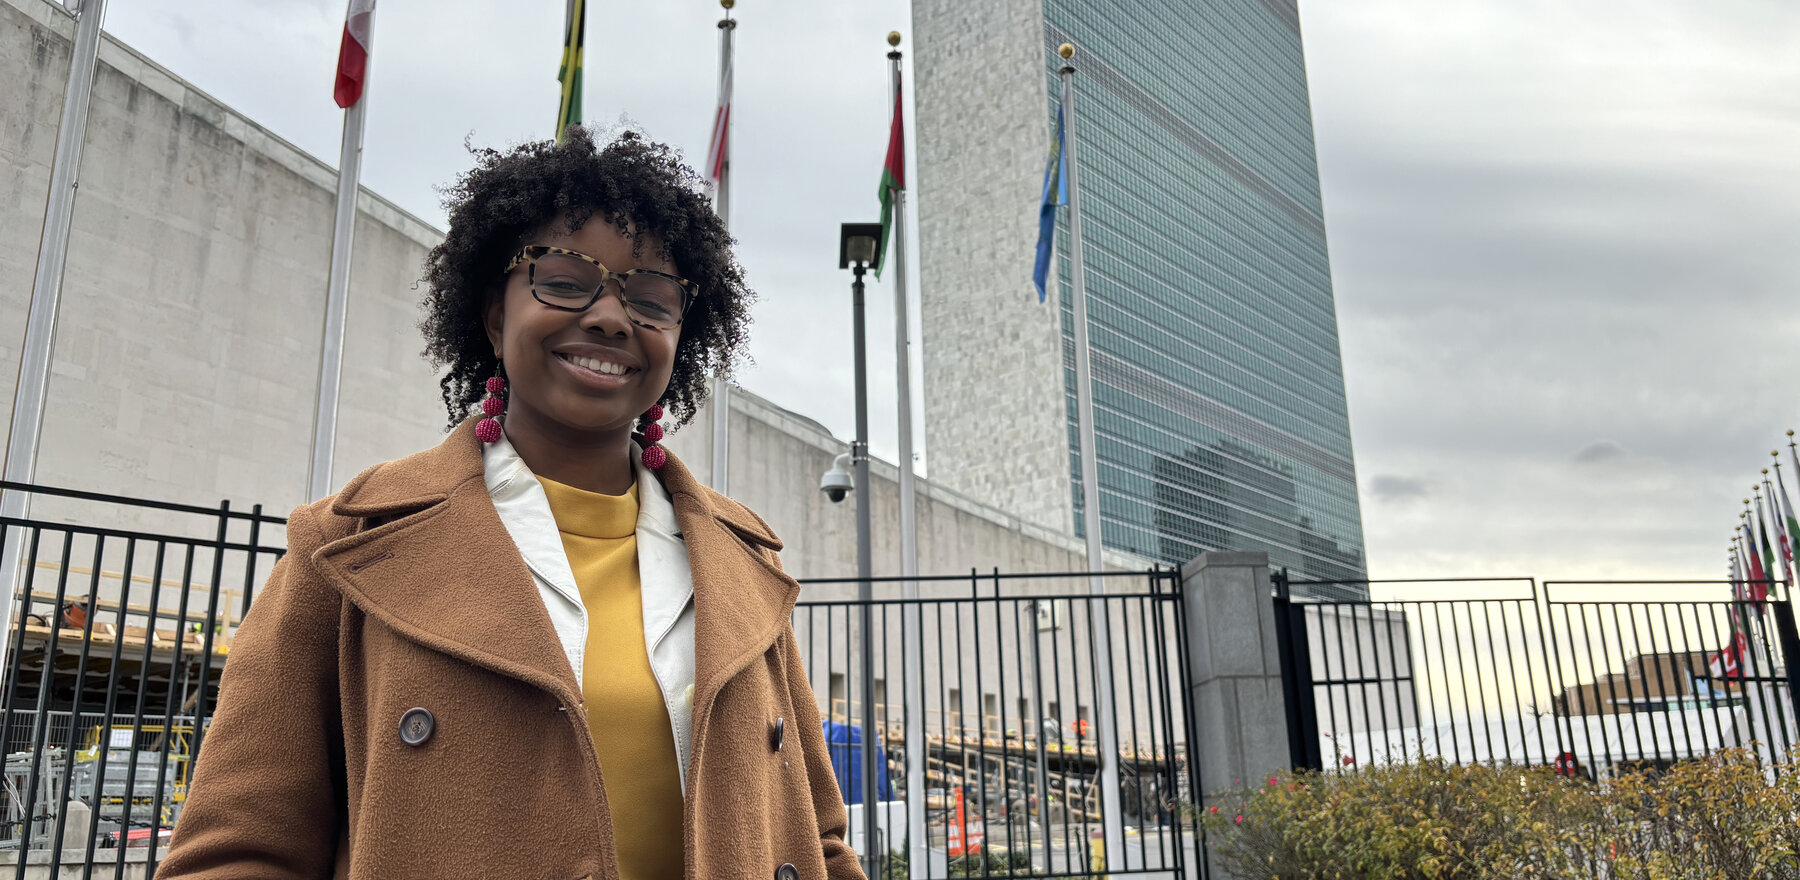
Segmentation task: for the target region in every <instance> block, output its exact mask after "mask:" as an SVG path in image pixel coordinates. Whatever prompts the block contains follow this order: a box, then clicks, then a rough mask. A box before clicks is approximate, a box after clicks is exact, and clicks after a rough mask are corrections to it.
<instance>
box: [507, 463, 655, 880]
mask: <svg viewBox="0 0 1800 880" xmlns="http://www.w3.org/2000/svg"><path fill="white" fill-rule="evenodd" d="M538 481H539V482H541V483H543V484H544V494H545V495H546V496H547V497H548V498H549V500H550V513H551V515H553V516H554V517H556V529H557V531H558V532H560V533H561V534H562V543H563V552H565V553H567V554H568V557H569V569H570V570H571V571H572V572H573V573H574V575H575V586H576V587H577V588H578V589H580V590H581V602H582V604H583V605H584V606H586V607H587V620H588V632H587V648H586V651H585V653H583V655H582V663H581V667H582V668H581V696H582V700H583V704H584V707H585V708H586V710H587V724H588V731H589V732H590V733H591V734H593V737H594V750H595V751H596V752H597V753H598V754H599V757H600V774H601V777H602V778H603V779H604V780H605V787H606V801H607V803H608V805H610V807H611V809H612V824H613V841H614V844H615V846H616V848H617V852H618V857H619V876H620V877H621V878H623V880H665V878H667V880H678V878H680V877H681V876H682V866H683V853H682V835H681V822H682V796H681V772H680V769H679V768H678V767H676V764H675V762H676V760H677V758H676V756H675V734H674V731H673V730H672V729H671V728H670V727H669V710H668V707H667V706H666V705H665V704H664V702H663V695H662V687H661V686H660V685H658V684H657V682H656V674H655V673H654V672H652V671H651V668H650V650H649V646H648V645H647V644H646V643H645V641H644V598H643V593H642V586H643V585H642V583H641V582H640V581H639V580H638V565H637V514H638V494H637V491H638V490H637V486H635V485H633V486H632V487H631V491H629V492H627V493H625V494H624V495H601V494H599V493H596V492H587V491H584V490H581V489H576V488H574V487H572V486H565V485H563V484H561V483H557V482H555V481H552V480H546V479H543V478H541V477H540V478H539V480H538Z"/></svg>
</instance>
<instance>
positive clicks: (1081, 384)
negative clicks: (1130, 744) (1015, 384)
mask: <svg viewBox="0 0 1800 880" xmlns="http://www.w3.org/2000/svg"><path fill="white" fill-rule="evenodd" d="M1056 51H1057V54H1058V55H1061V56H1062V59H1063V66H1062V70H1061V71H1060V76H1061V77H1062V107H1063V120H1064V126H1065V128H1064V129H1063V131H1064V137H1063V140H1064V143H1063V149H1064V150H1066V151H1067V153H1066V155H1067V156H1068V159H1069V254H1070V259H1071V263H1070V275H1071V278H1072V279H1073V291H1072V296H1073V298H1074V299H1073V304H1074V307H1075V315H1074V318H1075V322H1074V323H1075V417H1076V421H1077V423H1078V425H1077V428H1078V432H1077V433H1078V435H1079V437H1080V441H1079V442H1080V452H1081V507H1082V526H1083V529H1082V530H1083V531H1084V532H1086V536H1087V562H1088V573H1089V574H1088V594H1089V595H1090V596H1092V597H1094V598H1092V599H1090V600H1089V616H1088V622H1089V631H1090V632H1091V633H1092V637H1093V646H1094V655H1095V659H1094V678H1095V681H1096V683H1097V684H1098V685H1099V687H1098V691H1099V693H1098V695H1097V696H1098V700H1099V703H1100V705H1098V706H1096V707H1094V722H1095V725H1094V726H1095V727H1096V728H1098V732H1099V734H1100V803H1101V808H1100V809H1101V817H1102V819H1103V821H1104V822H1105V828H1106V832H1105V833H1106V837H1105V840H1106V852H1105V853H1104V858H1105V860H1106V864H1107V865H1108V866H1110V865H1111V864H1112V863H1113V860H1115V859H1117V858H1119V856H1120V854H1122V853H1123V852H1124V846H1125V824H1124V816H1123V815H1122V814H1121V813H1120V803H1119V732H1118V730H1117V729H1116V728H1117V726H1118V725H1117V721H1118V718H1117V712H1115V711H1114V704H1113V675H1112V660H1113V656H1112V619H1111V615H1110V614H1109V613H1108V610H1107V605H1106V599H1105V598H1104V597H1105V595H1106V579H1105V578H1103V577H1101V576H1100V573H1101V572H1102V571H1105V569H1106V563H1105V560H1104V558H1103V556H1102V547H1101V534H1100V530H1101V523H1100V465H1099V462H1098V461H1097V460H1095V457H1094V456H1095V446H1096V445H1097V444H1096V442H1095V439H1094V392H1093V378H1092V371H1091V368H1090V365H1089V363H1088V320H1087V283H1086V278H1085V276H1084V273H1083V271H1082V265H1081V186H1080V184H1079V180H1080V173H1081V172H1080V170H1079V166H1080V164H1081V163H1080V162H1079V161H1078V160H1077V157H1076V145H1077V144H1079V143H1080V141H1081V138H1080V137H1079V136H1078V134H1077V132H1078V131H1079V129H1078V128H1077V127H1076V125H1075V84H1074V83H1075V65H1074V63H1073V61H1072V60H1071V59H1073V58H1074V57H1075V47H1074V46H1073V45H1072V44H1069V43H1064V44H1062V46H1060V47H1059V48H1058V49H1057V50H1056ZM1096 621H1098V624H1097V625H1096V623H1095V622H1096ZM1040 708H1041V707H1040ZM1038 735H1039V736H1040V737H1041V736H1043V732H1042V731H1039V733H1038Z"/></svg>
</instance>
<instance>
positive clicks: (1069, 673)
mask: <svg viewBox="0 0 1800 880" xmlns="http://www.w3.org/2000/svg"><path fill="white" fill-rule="evenodd" d="M1106 577H1107V583H1108V585H1109V587H1108V590H1109V591H1108V594H1107V595H1106V596H1105V597H1104V598H1101V599H1094V598H1090V596H1089V595H1088V574H1087V573H1085V572H1082V573H1069V574H1061V573H1059V574H1032V575H1006V574H1001V573H998V572H990V573H988V574H977V573H971V574H970V575H967V576H963V577H922V578H917V579H912V580H910V581H908V580H904V579H897V578H881V579H877V580H876V583H875V586H876V588H877V596H878V598H876V599H874V600H873V602H872V603H871V604H872V606H873V607H872V609H871V610H872V611H873V617H874V621H873V626H872V630H871V632H872V635H871V641H872V645H871V649H872V651H873V658H874V661H875V663H874V676H873V680H872V681H864V680H863V673H862V671H861V665H860V658H861V651H862V650H863V636H862V634H861V631H860V623H859V621H860V619H861V612H862V610H863V607H864V606H863V604H862V603H861V602H858V601H856V600H854V599H819V598H812V597H813V596H816V595H818V594H820V593H824V592H829V591H830V588H831V587H834V586H849V585H854V584H855V583H856V581H854V580H813V581H802V584H803V586H805V587H806V588H807V589H806V591H805V592H803V593H802V597H803V598H802V601H801V602H800V603H799V604H798V605H797V606H796V608H795V612H794V629H795V633H796V635H797V636H798V638H799V644H800V653H801V660H802V662H803V663H804V665H805V667H806V669H807V671H808V674H809V675H810V676H811V681H812V685H813V688H814V691H815V692H816V693H817V695H818V696H819V697H820V699H821V702H822V703H823V704H824V705H825V707H826V709H827V714H826V718H825V722H824V723H825V725H826V727H827V731H828V737H827V742H828V743H829V744H830V748H831V751H832V753H833V765H834V769H835V770H836V772H837V773H838V781H839V786H840V788H841V790H842V791H843V794H844V797H845V801H846V803H848V804H851V805H852V811H853V813H857V814H858V815H861V814H860V812H859V810H858V807H859V806H860V805H861V803H862V799H863V795H862V771H861V769H860V767H861V751H860V750H861V748H862V745H861V743H862V742H864V741H865V740H866V739H868V738H867V737H864V736H863V733H862V729H861V723H862V722H861V718H862V717H863V713H862V705H863V703H862V701H863V700H868V699H872V700H873V701H874V703H875V709H876V712H875V717H876V731H875V737H874V739H875V743H876V745H875V749H876V750H877V752H878V753H879V758H880V760H879V761H878V762H877V771H876V773H877V776H876V788H877V795H876V797H877V799H878V800H880V801H883V802H885V803H884V804H882V805H880V806H879V807H878V816H879V824H880V826H881V828H880V830H878V832H877V833H878V834H880V835H881V836H882V837H881V839H880V840H879V841H878V842H877V845H876V848H875V849H876V853H877V855H878V857H880V858H881V859H882V860H883V861H882V864H883V870H884V871H886V870H888V868H887V867H886V859H888V858H893V857H899V856H901V855H902V854H905V853H907V852H908V850H909V846H908V843H909V840H908V837H907V835H908V834H909V829H908V828H907V827H906V821H905V816H906V811H905V809H904V808H903V807H901V806H898V805H900V804H903V803H904V802H906V801H908V800H909V799H911V798H913V797H923V798H924V799H925V805H926V826H925V828H924V833H925V835H926V844H927V846H926V849H927V850H928V851H929V854H930V856H931V858H932V859H933V861H934V863H933V864H931V865H928V866H913V865H908V866H907V868H908V869H909V872H910V876H912V877H914V878H925V877H934V878H935V877H946V876H964V875H963V874H961V873H956V872H958V871H968V872H969V873H968V876H984V875H988V874H994V875H1000V876H1035V877H1048V876H1090V875H1091V874H1090V872H1093V871H1094V870H1095V866H1096V865H1099V864H1101V863H1102V862H1101V860H1104V864H1105V866H1106V870H1105V873H1107V874H1109V875H1119V876H1140V875H1147V874H1156V875H1163V876H1183V877H1185V876H1201V873H1202V872H1203V871H1204V865H1203V861H1204V859H1203V858H1202V857H1200V856H1198V855H1197V854H1199V853H1201V852H1203V843H1202V841H1201V837H1200V830H1199V828H1198V827H1197V826H1196V825H1195V824H1194V823H1193V821H1192V816H1191V815H1187V814H1185V813H1184V811H1183V810H1182V808H1181V807H1182V805H1183V804H1186V803H1195V802H1197V801H1198V796H1199V792H1200V791H1201V790H1202V789H1201V786H1200V780H1199V777H1198V770H1197V767H1196V765H1195V763H1194V761H1193V760H1192V758H1191V756H1190V753H1189V742H1190V738H1189V736H1188V731H1189V730H1190V721H1191V718H1190V717H1189V714H1188V713H1189V711H1190V707H1189V706H1188V705H1187V700H1186V696H1187V690H1186V686H1185V682H1186V660H1185V656H1186V654H1185V650H1186V648H1185V644H1186V633H1185V626H1184V622H1183V618H1182V613H1181V607H1180V581H1179V576H1178V574H1177V573H1176V572H1174V571H1170V570H1163V569H1157V570H1151V571H1146V572H1117V573H1109V574H1108V575H1107V576H1106ZM909 583H910V584H911V585H913V586H915V587H917V588H918V590H917V592H918V594H919V598H913V599H908V598H893V597H892V596H895V595H896V594H899V593H902V592H903V591H904V587H905V585H907V584H909ZM913 610H916V611H917V612H918V614H917V616H916V618H911V619H916V620H917V621H918V622H917V625H916V627H915V626H914V625H911V624H909V623H908V621H909V614H908V612H909V611H913ZM1099 626H1110V627H1111V629H1112V633H1113V638H1112V640H1111V645H1112V651H1113V656H1112V657H1111V658H1110V662H1104V661H1105V659H1106V658H1102V657H1100V656H1099V655H1098V654H1097V653H1096V649H1095V647H1094V639H1093V635H1094V633H1095V630H1096V628H1097V627H1099ZM908 643H911V644H912V645H913V646H914V647H916V648H917V649H918V650H919V654H920V657H921V659H922V663H921V665H920V674H919V676H918V678H919V680H908V678H907V677H906V667H905V664H904V662H903V657H904V654H905V650H906V646H907V645H908ZM1107 669H1110V672H1111V675H1112V681H1113V692H1114V694H1115V695H1116V696H1115V699H1114V703H1115V705H1113V706H1111V707H1104V706H1101V705H1100V704H1099V694H1100V688H1099V687H1098V679H1097V676H1098V675H1101V674H1105V673H1104V670H1107ZM910 713H917V714H918V715H919V716H921V718H922V721H923V724H922V725H919V726H920V728H922V730H923V731H924V743H923V746H922V747H920V748H916V749H914V750H911V751H912V752H913V753H914V754H916V755H918V756H919V759H920V760H922V761H923V762H924V763H923V767H924V773H923V777H924V779H925V791H923V792H917V793H915V792H909V791H907V790H906V784H905V783H906V779H907V769H908V760H907V759H908V754H909V750H908V749H907V748H906V745H907V743H906V736H907V726H908V725H907V721H908V718H907V716H908V715H909V714H910ZM1102 723H1105V724H1112V725H1114V726H1115V729H1116V730H1117V731H1118V742H1119V751H1120V754H1119V755H1118V756H1117V763H1118V766H1119V768H1120V777H1119V778H1120V791H1119V793H1118V794H1119V797H1118V803H1119V809H1120V810H1121V812H1122V816H1120V817H1119V818H1120V819H1121V821H1122V822H1123V824H1124V825H1125V827H1126V836H1125V851H1124V852H1122V853H1113V854H1110V857H1108V854H1106V853H1104V852H1103V850H1104V846H1103V839H1102V838H1103V834H1102V829H1103V826H1104V820H1105V819H1106V818H1107V817H1105V816H1103V815H1102V812H1103V807H1102V804H1103V801H1104V800H1105V798H1104V797H1103V791H1102V774H1101V772H1100V770H1101V766H1100V765H1101V760H1102V756H1101V755H1100V751H1099V737H1098V727H1097V725H1099V724H1102ZM890 806H892V808H891V809H890ZM852 824H853V825H855V824H856V823H855V822H853V823H852ZM851 835H852V838H853V840H852V844H853V845H858V844H860V843H861V836H863V835H866V832H864V831H862V830H861V829H858V828H855V827H853V828H852V829H851ZM978 848H979V851H980V854H979V855H977V854H976V851H977V849H978ZM938 858H943V859H945V860H946V863H944V864H939V863H936V861H935V860H936V859H938ZM959 860H960V861H959ZM901 876H905V875H904V874H902V875H901Z"/></svg>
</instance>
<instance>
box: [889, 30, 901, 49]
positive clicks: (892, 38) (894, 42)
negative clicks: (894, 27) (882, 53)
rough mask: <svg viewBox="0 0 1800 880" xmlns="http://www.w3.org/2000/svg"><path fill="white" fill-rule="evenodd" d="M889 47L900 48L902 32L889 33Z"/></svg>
mask: <svg viewBox="0 0 1800 880" xmlns="http://www.w3.org/2000/svg"><path fill="white" fill-rule="evenodd" d="M888 45H890V46H893V47H895V48H899V46H900V32H899V31H888Z"/></svg>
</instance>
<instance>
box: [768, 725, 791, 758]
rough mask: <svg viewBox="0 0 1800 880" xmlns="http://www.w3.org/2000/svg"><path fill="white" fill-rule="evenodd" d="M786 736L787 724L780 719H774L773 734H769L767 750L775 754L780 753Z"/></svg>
mask: <svg viewBox="0 0 1800 880" xmlns="http://www.w3.org/2000/svg"><path fill="white" fill-rule="evenodd" d="M786 736H787V722H786V721H785V720H784V719H781V718H777V719H775V732H774V733H771V734H769V748H771V749H773V750H775V751H777V752H779V751H781V743H782V740H783V739H784V738H786Z"/></svg>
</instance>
